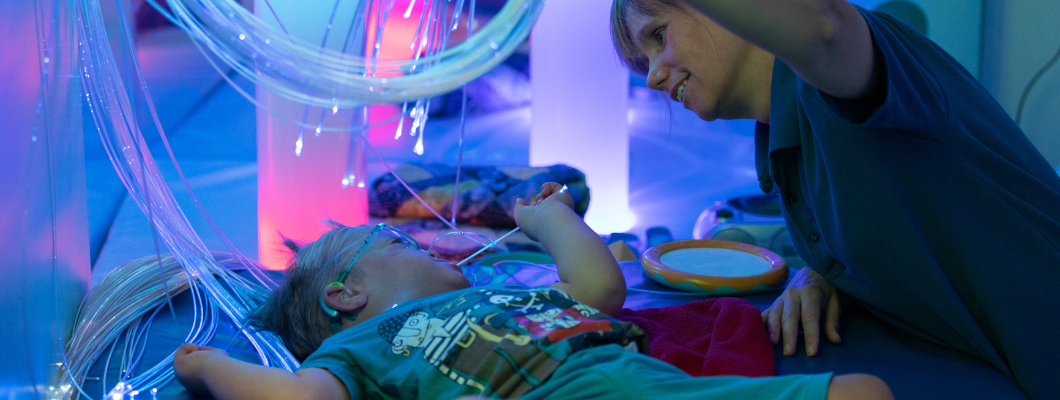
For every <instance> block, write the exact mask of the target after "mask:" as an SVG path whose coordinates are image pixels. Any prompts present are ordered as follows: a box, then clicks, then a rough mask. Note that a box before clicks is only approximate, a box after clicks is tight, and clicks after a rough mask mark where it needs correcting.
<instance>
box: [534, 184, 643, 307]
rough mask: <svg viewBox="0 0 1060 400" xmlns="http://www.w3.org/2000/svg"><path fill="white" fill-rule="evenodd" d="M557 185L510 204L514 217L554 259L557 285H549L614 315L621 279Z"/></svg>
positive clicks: (606, 252)
mask: <svg viewBox="0 0 1060 400" xmlns="http://www.w3.org/2000/svg"><path fill="white" fill-rule="evenodd" d="M562 187H563V185H560V184H558V183H551V182H550V183H546V184H544V185H541V193H539V194H538V195H537V196H535V197H534V198H533V199H531V200H530V201H529V202H527V201H524V200H522V199H520V200H518V201H517V202H516V205H515V219H516V222H517V223H518V224H519V227H520V228H521V229H522V231H523V233H525V234H526V235H527V237H529V238H531V239H534V240H537V241H539V242H541V244H542V245H544V246H545V248H546V249H548V252H549V253H550V254H551V255H552V258H553V259H555V260H556V268H557V270H558V271H559V277H560V281H561V282H557V283H556V284H555V285H553V287H555V288H557V289H560V290H563V291H564V292H567V294H569V295H571V296H572V297H574V299H575V300H578V301H579V302H581V303H583V304H585V305H588V306H590V307H593V308H596V309H598V310H600V311H601V312H603V313H605V314H608V315H615V314H616V313H618V311H619V310H620V309H622V305H623V304H624V303H625V301H626V280H625V278H624V277H623V276H622V271H621V270H620V269H619V268H618V262H617V261H615V257H614V256H612V255H611V252H610V251H609V250H608V249H607V246H606V245H605V244H604V242H603V240H600V236H598V235H597V234H596V232H594V231H593V230H592V229H590V228H589V226H588V225H585V221H583V220H582V219H581V217H579V216H578V214H575V213H574V210H573V209H572V208H571V207H572V206H573V204H574V200H573V199H572V198H571V196H570V194H568V193H566V192H564V191H562V190H561V189H562Z"/></svg>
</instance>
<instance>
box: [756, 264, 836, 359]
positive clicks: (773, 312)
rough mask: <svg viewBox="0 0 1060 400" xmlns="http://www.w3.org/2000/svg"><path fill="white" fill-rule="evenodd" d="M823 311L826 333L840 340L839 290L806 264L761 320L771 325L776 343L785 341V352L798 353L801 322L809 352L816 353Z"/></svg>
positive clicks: (770, 331) (807, 351)
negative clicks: (837, 293)
mask: <svg viewBox="0 0 1060 400" xmlns="http://www.w3.org/2000/svg"><path fill="white" fill-rule="evenodd" d="M822 311H824V330H825V335H826V336H828V340H829V341H830V342H832V343H839V341H840V339H839V315H840V310H839V298H838V296H836V290H835V288H834V287H832V284H830V283H828V281H827V280H826V279H824V277H823V276H821V274H818V273H817V272H815V271H813V270H812V269H810V268H803V269H801V270H799V271H798V272H796V273H795V276H794V277H792V278H791V283H789V284H788V287H787V288H785V289H784V293H782V294H781V295H780V297H778V298H777V300H776V301H774V302H773V306H772V307H769V309H767V310H765V311H763V312H762V322H764V323H765V324H766V327H767V328H768V329H769V340H770V341H772V342H773V344H774V345H776V344H778V343H780V342H781V341H783V342H784V355H785V356H791V355H794V354H795V347H796V346H795V345H796V344H797V342H798V335H799V324H800V323H801V324H802V331H803V336H804V337H805V340H806V355H807V356H810V357H813V356H815V355H817V349H818V344H819V343H820V336H821V312H822Z"/></svg>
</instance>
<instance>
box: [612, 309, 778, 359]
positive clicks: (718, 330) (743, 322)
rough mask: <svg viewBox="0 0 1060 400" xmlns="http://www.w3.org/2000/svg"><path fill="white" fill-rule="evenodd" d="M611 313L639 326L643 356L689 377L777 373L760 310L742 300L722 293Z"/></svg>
mask: <svg viewBox="0 0 1060 400" xmlns="http://www.w3.org/2000/svg"><path fill="white" fill-rule="evenodd" d="M615 317H616V318H618V319H620V320H623V321H629V322H632V323H634V324H636V325H637V326H639V327H640V328H641V329H643V330H644V333H646V334H647V336H648V353H649V355H651V356H652V357H653V358H656V359H659V360H662V361H666V362H667V363H670V364H672V365H674V366H676V367H678V368H681V369H682V370H684V371H685V372H687V373H688V374H689V375H692V376H715V375H740V376H749V377H761V376H774V375H776V374H777V368H776V361H775V360H774V359H773V347H772V345H771V344H770V343H769V334H768V333H767V332H766V328H765V326H764V325H763V324H762V316H761V312H760V311H759V310H758V308H756V307H755V306H753V305H751V303H750V302H748V301H747V300H744V299H739V298H734V297H722V298H716V299H707V300H699V301H693V302H691V303H687V304H682V305H679V306H671V307H664V308H646V309H643V310H630V309H628V308H623V309H622V310H621V311H619V313H618V315H616V316H615Z"/></svg>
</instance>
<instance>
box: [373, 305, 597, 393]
mask: <svg viewBox="0 0 1060 400" xmlns="http://www.w3.org/2000/svg"><path fill="white" fill-rule="evenodd" d="M596 314H599V312H598V311H597V310H595V309H593V308H592V307H588V306H584V305H581V304H578V303H577V302H576V301H574V300H573V299H571V298H570V297H569V296H567V295H566V294H565V293H563V292H561V291H556V290H526V289H523V290H505V291H495V290H488V289H482V290H478V291H473V292H469V293H465V294H463V295H461V296H459V297H457V298H455V299H453V300H450V301H448V302H446V303H445V304H436V305H433V306H427V307H421V308H417V309H413V310H409V311H405V312H402V313H400V314H397V315H394V316H391V317H389V318H386V319H385V320H383V321H382V322H381V323H380V324H379V326H378V332H379V335H380V337H381V338H382V339H383V340H384V341H385V342H386V343H387V344H388V345H389V347H390V353H392V354H395V355H398V356H404V357H409V356H411V355H412V354H413V353H414V351H415V350H416V349H422V350H423V352H422V353H423V360H424V361H427V363H429V364H430V365H432V366H433V367H434V368H436V369H437V370H438V372H440V373H442V374H443V375H445V376H446V377H448V378H449V379H451V380H452V381H453V382H455V383H457V384H459V385H466V386H471V387H474V388H478V389H483V388H484V387H485V386H484V385H483V382H492V381H495V380H498V379H499V380H500V381H503V380H505V379H515V378H516V377H514V375H513V374H518V372H517V371H515V370H511V371H508V369H510V368H507V367H504V366H505V365H509V364H511V362H512V361H513V360H515V361H520V362H522V361H526V360H530V359H533V358H535V357H537V356H538V355H541V354H543V348H542V346H550V345H551V344H553V343H558V342H559V341H561V340H564V339H566V338H568V337H570V336H572V335H579V334H582V333H590V332H594V331H595V332H611V331H613V327H612V326H611V323H610V322H607V321H594V320H591V319H590V318H589V317H590V316H595V315H596ZM558 362H559V361H558V360H551V361H545V362H544V363H543V364H541V365H539V366H538V368H537V369H535V371H534V372H533V373H536V374H546V373H547V371H551V370H552V369H554V367H556V366H558ZM483 365H495V366H496V367H497V368H486V369H485V370H483V369H482V368H481V367H482V366H483ZM487 370H488V371H493V372H492V373H491V374H492V375H489V376H478V375H476V373H482V372H481V371H487ZM472 371H480V372H472ZM522 373H530V372H529V371H523V372H522ZM497 374H499V375H497ZM508 375H513V376H512V377H510V378H502V377H501V376H508ZM545 376H547V375H542V376H540V377H539V378H542V379H543V378H544V377H545ZM502 397H505V396H502Z"/></svg>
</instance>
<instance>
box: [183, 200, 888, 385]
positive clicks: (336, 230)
mask: <svg viewBox="0 0 1060 400" xmlns="http://www.w3.org/2000/svg"><path fill="white" fill-rule="evenodd" d="M560 188H561V186H560V185H559V184H555V183H546V184H544V185H542V187H541V192H540V193H539V194H538V195H537V196H535V197H534V198H533V199H531V201H530V202H529V203H528V202H526V201H523V200H522V199H520V200H519V201H518V202H517V204H516V206H515V216H516V221H517V223H518V224H519V226H520V227H521V229H522V231H523V232H524V233H525V234H526V235H527V236H529V237H530V238H532V239H535V240H538V241H540V242H541V243H542V244H543V245H544V246H545V248H547V249H548V251H549V252H550V253H551V255H552V257H553V258H554V259H555V260H556V267H557V268H558V270H559V275H560V281H559V282H556V283H555V284H553V285H551V286H548V287H537V288H527V287H523V286H517V285H511V284H503V283H502V284H491V285H485V286H479V287H470V283H469V282H468V280H467V279H466V278H465V277H464V275H463V274H462V273H461V272H460V269H459V267H457V266H455V265H453V264H451V263H448V262H445V261H441V260H440V259H436V258H433V257H431V256H430V255H428V254H427V253H426V252H424V251H422V250H421V249H419V247H418V245H417V244H416V242H415V241H414V240H412V239H411V238H409V237H408V236H407V235H406V234H404V233H403V232H400V231H398V230H395V229H393V228H390V227H388V226H386V225H383V224H380V225H379V226H377V227H375V228H374V229H373V228H371V227H366V226H358V227H343V226H340V225H338V224H335V226H334V227H333V229H332V230H331V231H330V232H327V233H325V234H323V235H321V237H320V239H318V240H316V241H314V242H312V243H309V244H307V245H305V246H304V247H301V248H300V249H297V245H294V244H293V243H289V245H290V246H292V248H296V254H295V256H294V258H293V259H292V262H291V266H290V267H289V268H288V270H287V273H286V277H285V280H284V282H283V284H282V286H281V287H280V288H278V289H277V290H276V291H275V292H274V293H273V294H272V295H271V296H270V298H269V299H268V300H267V301H266V303H265V304H264V305H263V306H262V308H261V309H260V310H259V311H257V312H256V313H255V314H254V315H253V316H252V317H251V319H252V321H251V323H252V324H253V325H254V326H256V327H257V328H259V329H266V330H270V331H273V332H276V333H277V334H278V335H279V336H280V337H281V338H282V339H283V341H284V344H285V345H286V346H287V348H288V349H290V350H291V352H292V353H293V354H294V355H295V357H297V358H298V359H299V360H301V361H303V363H302V366H301V368H300V369H299V370H298V371H296V372H295V373H290V372H287V371H285V370H283V369H279V368H269V367H264V366H261V365H255V364H250V363H246V362H243V361H239V360H236V359H233V358H229V357H228V355H227V353H225V352H224V351H222V350H219V349H214V348H210V347H199V346H196V345H192V344H185V345H183V346H181V347H180V349H178V350H177V353H176V357H175V359H174V369H175V370H176V373H177V379H178V381H179V382H180V383H181V384H182V385H184V387H186V388H187V389H188V390H190V391H192V392H195V393H199V394H210V395H213V396H214V397H216V398H218V399H336V400H342V399H351V398H353V399H359V398H441V399H453V398H457V397H461V396H466V395H475V396H484V397H493V398H516V397H519V398H524V399H546V398H548V399H590V398H591V399H633V398H645V397H652V398H682V399H690V398H704V399H706V398H741V399H825V398H827V399H890V398H892V395H891V392H890V389H889V388H888V387H887V385H886V384H884V383H883V381H881V380H879V379H878V378H876V377H874V376H871V375H861V374H852V375H840V376H832V375H831V374H821V375H788V376H779V377H770V378H745V377H733V376H722V377H698V378H697V377H691V376H689V375H688V374H686V373H684V372H683V371H681V370H680V369H678V368H676V367H674V366H671V365H669V364H666V363H664V362H662V361H658V360H655V359H653V358H650V357H648V356H647V355H645V354H643V352H646V351H647V349H645V348H644V347H643V346H641V345H640V344H641V343H642V342H643V333H642V332H641V331H640V329H638V328H637V327H636V326H634V325H632V324H630V323H628V322H623V321H619V320H616V319H613V318H611V317H609V316H608V315H614V314H615V313H616V312H618V310H619V309H620V308H621V307H622V304H623V302H624V301H625V294H626V286H625V280H624V279H623V277H622V273H621V271H620V270H619V268H618V263H617V262H616V261H615V259H614V257H612V256H611V253H610V252H609V251H608V249H607V247H606V246H605V245H604V243H603V241H601V240H600V238H599V237H598V236H597V235H596V233H595V232H593V231H592V230H591V229H589V227H588V226H586V225H585V223H584V222H583V221H582V220H581V218H579V217H578V216H577V215H576V214H575V213H574V211H573V210H572V209H571V206H572V200H571V197H570V195H569V194H567V193H565V192H562V191H560ZM336 277H337V278H338V279H336Z"/></svg>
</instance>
